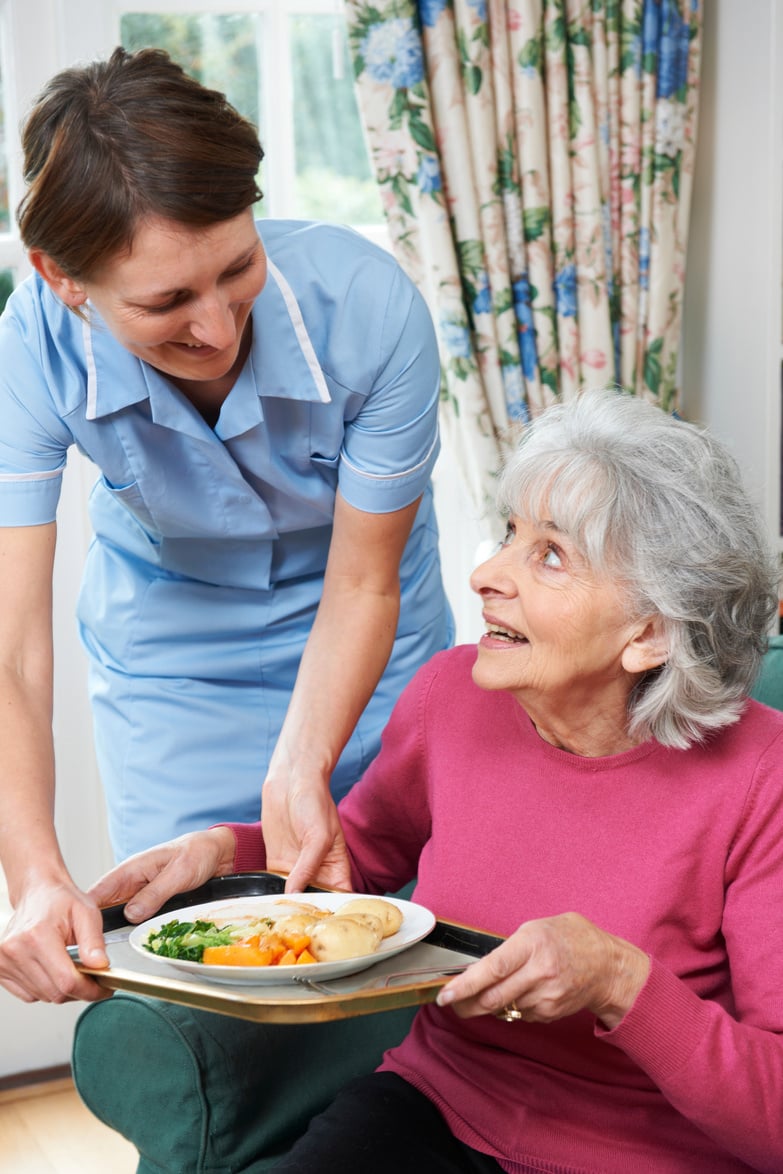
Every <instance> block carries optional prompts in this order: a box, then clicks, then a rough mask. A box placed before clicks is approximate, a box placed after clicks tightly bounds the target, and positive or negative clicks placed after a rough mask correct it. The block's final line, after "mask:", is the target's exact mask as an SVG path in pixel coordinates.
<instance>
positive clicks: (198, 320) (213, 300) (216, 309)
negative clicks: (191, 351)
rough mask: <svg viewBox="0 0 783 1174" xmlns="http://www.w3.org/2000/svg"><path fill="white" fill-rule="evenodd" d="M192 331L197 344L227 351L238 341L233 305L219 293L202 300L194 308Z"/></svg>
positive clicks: (191, 323) (191, 322)
mask: <svg viewBox="0 0 783 1174" xmlns="http://www.w3.org/2000/svg"><path fill="white" fill-rule="evenodd" d="M190 330H191V333H192V334H193V337H194V339H195V340H196V342H200V343H202V344H203V345H204V346H211V347H215V349H216V350H225V349H226V348H227V347H230V346H231V345H232V343H234V341H235V340H236V334H237V324H236V319H235V318H234V314H233V312H232V309H231V303H230V302H229V301H228V299H227V298H223V297H221V296H220V294H219V293H215V294H212V295H210V296H209V297H204V298H202V299H201V300H200V301H199V302H198V303H197V305H196V306H195V307H194V313H193V317H192V319H191V321H190Z"/></svg>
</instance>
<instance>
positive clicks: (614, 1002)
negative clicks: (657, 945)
mask: <svg viewBox="0 0 783 1174" xmlns="http://www.w3.org/2000/svg"><path fill="white" fill-rule="evenodd" d="M607 936H608V939H609V943H608V944H609V952H610V963H609V968H608V972H609V981H608V983H607V990H606V992H605V994H604V996H603V998H602V999H600V1001H599V1002H598V1003H597V1005H596V1006H595V1007H594V1008H593V1011H594V1014H595V1016H596V1018H597V1019H600V1021H601V1023H602V1024H603V1025H604V1027H606V1028H608V1029H609V1030H610V1031H612V1030H613V1029H614V1028H615V1027H617V1026H619V1024H620V1023H621V1022H622V1020H623V1019H624V1018H625V1016H626V1015H627V1014H628V1012H629V1011H630V1009H631V1007H632V1006H633V1005H634V1003H635V1002H636V999H637V997H638V995H639V992H640V991H641V989H642V987H643V986H644V984H645V983H646V981H647V977H648V975H649V973H650V958H649V956H648V955H647V954H646V953H645V952H644V950H640V949H639V948H638V946H634V945H632V943H631V942H626V941H624V940H623V939H621V938H616V937H613V936H612V935H607Z"/></svg>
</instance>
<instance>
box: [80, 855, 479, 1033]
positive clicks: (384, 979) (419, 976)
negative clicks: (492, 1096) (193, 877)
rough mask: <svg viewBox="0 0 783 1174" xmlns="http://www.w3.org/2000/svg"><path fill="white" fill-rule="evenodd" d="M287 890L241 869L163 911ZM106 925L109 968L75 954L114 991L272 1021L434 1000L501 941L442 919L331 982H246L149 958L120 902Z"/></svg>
mask: <svg viewBox="0 0 783 1174" xmlns="http://www.w3.org/2000/svg"><path fill="white" fill-rule="evenodd" d="M284 891H285V877H283V876H280V875H279V874H277V873H272V872H253V873H237V874H234V875H231V876H222V877H215V878H214V879H212V880H210V881H207V883H206V884H204V885H201V886H200V887H199V888H198V889H192V890H190V891H189V892H187V893H180V894H178V895H177V896H176V897H173V898H172V899H171V900H170V901H168V902H167V903H166V904H165V905H164V906H163V907H162V909H161V910H160V912H161V913H167V912H174V911H177V910H182V909H185V908H187V907H188V906H191V905H202V904H204V903H206V902H208V901H218V900H223V899H225V898H236V897H256V896H268V895H270V894H282V893H283V892H284ZM308 891H309V892H324V891H325V890H323V889H309V890H308ZM103 924H104V932H105V935H106V948H107V952H108V955H109V963H110V965H109V968H108V970H95V969H92V968H90V967H85V966H82V965H81V963H80V962H79V960H78V956H77V955H76V953H75V951H72V954H73V956H74V961H75V962H76V963H77V965H78V966H79V967H80V969H81V970H83V971H84V973H85V974H89V975H90V976H91V977H92V978H94V979H95V981H96V982H98V983H99V984H100V985H101V986H103V987H105V988H106V989H107V990H113V991H130V992H132V993H134V994H140V995H147V996H149V997H151V998H156V999H163V1000H165V1001H167V1002H172V1003H183V1004H185V1005H186V1006H191V1007H198V1008H200V1009H201V1010H203V1011H214V1012H217V1013H218V1014H221V1015H232V1016H234V1017H235V1018H239V1019H252V1020H255V1021H258V1022H266V1023H324V1022H327V1021H329V1020H333V1019H347V1018H351V1017H353V1016H356V1015H370V1014H375V1013H376V1012H378V1011H391V1010H395V1009H396V1008H399V1007H412V1006H417V1005H419V1004H422V1003H431V1002H434V1000H435V997H436V996H437V993H438V991H439V990H440V989H441V987H442V986H444V985H445V983H446V982H447V981H448V977H449V975H451V974H456V973H458V972H459V971H460V970H463V969H464V968H465V967H466V966H469V965H470V963H471V962H473V961H475V960H476V958H480V957H482V956H483V955H484V954H487V953H488V952H489V951H490V950H492V949H494V948H495V946H497V945H499V944H500V942H501V941H502V938H498V937H495V936H494V935H492V934H487V933H483V932H482V931H480V930H476V929H472V928H470V927H468V926H462V925H457V924H455V923H453V922H448V921H437V922H436V923H435V927H434V929H433V930H432V932H431V933H430V934H428V935H427V937H426V938H424V939H423V940H422V941H421V942H418V943H417V944H416V945H413V946H411V947H410V948H409V949H407V950H405V951H404V952H403V953H402V954H397V955H395V956H394V957H392V958H388V959H386V960H384V961H380V962H378V963H376V964H375V965H374V966H371V967H370V968H369V969H367V970H362V971H361V972H360V973H359V974H354V975H346V976H344V977H342V978H335V979H331V980H328V981H326V982H318V981H315V980H312V979H310V980H307V981H298V980H294V981H291V982H286V983H281V984H279V985H277V984H269V983H265V984H264V985H263V986H262V985H255V986H253V985H248V986H241V987H239V986H228V985H225V984H221V983H219V982H215V981H210V980H208V979H203V978H199V977H198V976H191V975H190V974H186V975H183V974H182V973H180V972H176V971H174V970H173V968H172V970H171V971H170V972H169V971H167V970H166V968H165V966H162V965H161V964H160V962H159V960H157V959H152V958H150V960H149V961H147V960H146V959H145V958H144V957H142V956H141V955H140V954H139V953H138V952H137V951H135V950H133V949H132V947H131V946H130V945H129V944H128V937H129V936H130V933H131V931H132V930H133V929H134V928H135V926H134V925H131V924H130V923H129V922H128V921H126V919H125V916H124V914H123V906H121V905H116V906H112V907H111V908H109V909H105V910H104V911H103Z"/></svg>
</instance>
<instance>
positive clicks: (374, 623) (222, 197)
mask: <svg viewBox="0 0 783 1174" xmlns="http://www.w3.org/2000/svg"><path fill="white" fill-rule="evenodd" d="M23 146H24V152H25V169H26V178H27V181H28V185H29V186H28V190H27V193H26V195H25V197H24V199H23V200H22V203H21V206H20V209H19V214H18V219H19V225H20V231H21V235H22V239H23V241H24V243H25V245H26V247H27V250H28V255H29V258H30V261H31V263H32V265H33V267H34V270H35V272H34V274H33V276H32V277H31V278H30V279H29V280H27V281H25V282H24V283H23V284H22V285H21V286H20V288H19V289H18V290H16V291H15V292H14V294H13V295H12V297H11V298H10V300H9V302H8V305H7V308H6V310H5V313H4V315H3V317H2V321H1V323H0V419H2V422H3V423H2V435H0V566H2V574H0V777H1V778H2V802H1V804H0V859H2V863H3V867H4V869H5V872H6V875H7V879H8V883H9V890H10V894H11V898H12V901H13V903H14V905H15V908H16V912H15V915H14V918H13V920H12V922H11V925H10V928H9V930H8V931H7V933H6V935H5V938H4V941H3V944H2V945H1V946H0V981H5V982H6V985H8V986H9V987H10V988H11V989H15V986H14V979H13V977H11V975H12V973H13V971H14V959H15V958H16V957H17V956H18V955H19V954H24V953H25V952H29V950H30V948H31V944H34V945H35V949H36V952H37V955H38V957H39V960H40V964H41V969H40V972H39V973H38V976H37V979H36V980H35V981H33V982H32V983H31V985H30V986H29V987H26V988H25V990H24V992H22V991H21V990H18V989H17V993H24V994H25V995H26V996H27V997H30V998H35V997H40V998H49V999H52V998H60V999H62V998H66V997H70V996H75V997H90V996H91V995H92V996H93V997H94V995H95V994H96V993H97V988H95V987H94V986H93V985H92V984H91V983H87V982H86V981H85V979H84V978H83V977H82V978H79V977H78V976H77V975H76V972H75V971H74V969H73V966H72V964H71V962H70V960H69V958H68V956H67V954H66V951H65V949H64V945H65V942H66V941H68V940H74V939H75V940H77V941H78V942H79V944H80V947H81V948H82V950H83V956H84V957H85V958H92V959H94V960H95V961H96V963H97V964H100V959H101V958H105V955H104V953H103V946H102V938H101V933H100V915H99V912H98V910H97V909H96V907H95V905H94V903H93V902H91V901H89V900H88V899H87V898H85V896H84V895H83V894H82V893H80V892H79V890H78V889H77V888H76V887H75V885H74V884H73V882H72V881H71V878H70V877H69V875H68V872H67V870H66V867H65V864H64V863H63V860H62V858H61V855H60V852H59V848H58V846H57V841H56V837H55V832H54V827H53V823H52V807H53V789H54V766H53V749H52V736H51V704H52V642H51V590H52V565H53V557H54V547H55V513H56V507H57V500H58V495H59V490H60V483H61V477H62V471H63V467H64V465H65V461H66V454H67V452H68V450H69V448H70V447H71V446H76V447H77V448H78V449H79V450H81V452H82V453H84V454H86V455H87V456H88V457H89V458H90V459H91V461H92V462H94V464H95V465H96V466H97V470H98V473H99V477H98V480H97V482H96V485H95V487H94V489H93V492H92V495H91V499H90V515H91V521H92V525H93V529H94V540H93V542H92V545H91V547H90V550H89V554H88V557H87V564H86V568H85V573H84V581H83V589H82V592H81V596H80V601H79V624H80V629H81V634H82V637H83V641H84V644H85V647H86V649H87V653H88V656H89V666H90V690H91V697H92V705H93V714H94V726H95V738H96V746H97V753H98V764H99V767H100V772H101V777H102V781H103V784H104V787H105V791H106V798H107V807H108V814H109V823H110V832H111V838H112V843H113V846H114V850H115V854H116V856H117V858H118V859H122V858H124V857H126V856H128V855H130V854H132V853H134V852H137V851H139V850H141V849H143V848H146V847H149V846H150V845H152V844H156V843H159V842H160V841H161V840H164V839H168V838H170V837H172V836H176V835H179V834H181V833H183V832H186V831H188V830H193V829H196V828H201V827H204V826H205V825H206V824H209V823H214V822H215V821H216V820H218V819H236V820H252V819H257V818H258V814H259V811H260V807H261V793H262V784H263V792H264V818H265V835H266V837H267V842H268V845H269V852H270V860H272V861H274V862H276V864H277V866H278V867H279V868H281V869H283V870H285V871H287V872H290V882H289V883H290V885H291V887H292V888H297V887H302V886H303V885H304V884H305V883H306V882H307V880H308V879H309V878H310V877H311V876H313V875H314V874H315V872H316V870H317V869H318V867H319V864H321V861H322V860H324V858H326V859H325V861H324V864H323V868H322V871H321V876H322V878H323V879H324V881H325V883H334V884H337V885H340V884H342V885H347V884H348V883H349V872H348V863H347V860H346V858H345V853H344V849H343V847H342V839H341V836H340V829H339V823H338V819H337V814H336V808H335V804H334V801H333V799H332V798H331V796H330V787H331V795H332V796H334V799H337V798H339V797H340V796H341V795H342V794H343V793H344V792H345V790H346V789H347V788H348V786H349V785H350V784H351V783H352V782H354V781H355V780H356V779H357V778H358V777H359V776H360V775H361V773H362V771H363V770H364V768H365V767H366V766H367V764H368V763H369V761H370V760H371V759H372V757H373V756H374V754H375V753H376V752H377V749H378V746H379V744H380V733H381V730H382V728H383V726H384V725H385V723H386V720H387V718H388V715H389V713H390V711H391V708H392V705H393V703H394V702H395V701H396V700H397V697H398V696H399V693H400V691H401V690H402V688H403V686H404V685H405V684H406V683H407V682H408V681H409V680H410V678H411V676H412V675H413V673H414V671H415V670H416V668H418V667H419V666H420V665H421V664H422V663H424V662H425V661H426V660H427V659H428V658H429V656H431V655H432V654H433V653H434V652H435V651H437V650H438V649H442V648H445V647H447V646H448V645H449V644H450V643H451V639H452V631H451V619H450V615H449V610H448V606H447V604H446V601H445V596H444V593H443V587H442V583H441V578H440V570H439V563H438V539H437V529H436V524H435V520H434V513H433V505H432V494H431V488H430V481H429V479H430V472H431V470H432V466H433V463H434V461H435V458H436V455H437V452H438V440H437V406H438V393H439V361H438V353H437V346H436V341H435V335H434V331H433V327H432V323H431V321H430V318H429V315H428V313H427V310H426V307H425V305H424V302H423V300H422V298H421V297H420V295H419V294H418V293H417V292H416V290H415V288H414V287H413V286H412V284H411V283H410V282H409V281H408V280H407V279H406V278H405V276H404V275H403V273H402V271H401V270H400V268H399V266H398V265H397V264H396V263H395V262H394V260H393V259H392V258H391V256H390V255H389V254H388V253H386V252H385V251H383V250H381V249H377V248H375V247H374V246H372V245H370V244H368V243H367V242H366V241H364V240H363V239H362V238H361V237H360V236H358V235H357V234H355V233H353V232H351V231H349V230H347V229H343V228H338V227H334V226H328V225H319V224H310V223H304V222H289V221H268V220H265V221H261V222H260V223H258V224H257V223H255V221H254V218H253V206H254V204H255V203H256V201H257V200H258V199H259V198H260V195H261V193H260V191H259V190H258V186H257V173H258V167H259V163H260V161H261V158H262V155H263V152H262V149H261V146H260V144H259V141H258V136H257V133H256V131H255V128H254V127H253V126H251V125H250V124H249V123H248V122H247V121H246V120H245V119H243V118H241V117H240V115H239V114H238V113H237V112H236V111H235V110H234V109H233V108H232V107H231V106H230V105H229V104H228V103H227V101H226V99H225V97H224V96H223V95H222V94H220V93H217V92H215V91H212V90H208V89H205V88H204V87H203V86H201V85H199V84H198V83H197V82H196V81H194V80H193V79H192V78H190V77H188V76H187V75H186V74H185V73H184V72H183V70H182V69H181V68H180V67H179V66H178V65H176V64H175V63H174V62H172V61H171V60H170V59H169V58H168V56H167V55H166V54H165V53H162V52H160V51H156V50H142V51H140V52H138V53H135V54H129V53H126V52H124V51H123V50H122V49H118V50H116V51H115V52H114V54H113V55H112V57H111V58H110V60H108V61H104V62H96V63H93V64H91V65H88V66H84V67H79V68H74V69H69V70H66V71H64V72H63V73H61V74H59V75H57V76H56V77H55V78H53V79H52V81H51V82H50V83H49V84H48V85H47V87H46V88H45V90H44V92H43V94H42V95H41V97H40V99H39V101H38V102H37V104H36V105H35V107H34V108H33V110H32V112H31V114H30V116H29V118H28V120H27V123H26V126H25V129H24V136H23ZM90 987H92V990H90Z"/></svg>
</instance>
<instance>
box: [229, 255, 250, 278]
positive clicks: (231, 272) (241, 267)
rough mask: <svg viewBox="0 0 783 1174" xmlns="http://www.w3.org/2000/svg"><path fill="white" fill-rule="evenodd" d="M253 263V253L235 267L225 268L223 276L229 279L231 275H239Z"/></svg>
mask: <svg viewBox="0 0 783 1174" xmlns="http://www.w3.org/2000/svg"><path fill="white" fill-rule="evenodd" d="M255 263H256V257H255V253H254V254H253V256H252V257H248V259H247V260H246V261H243V262H242V264H241V265H238V266H237V267H236V269H228V270H226V272H225V273H224V274H223V277H224V279H228V280H230V279H231V278H232V277H241V276H242V274H243V273H247V271H248V269H251V268H252V267H253V265H255Z"/></svg>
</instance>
